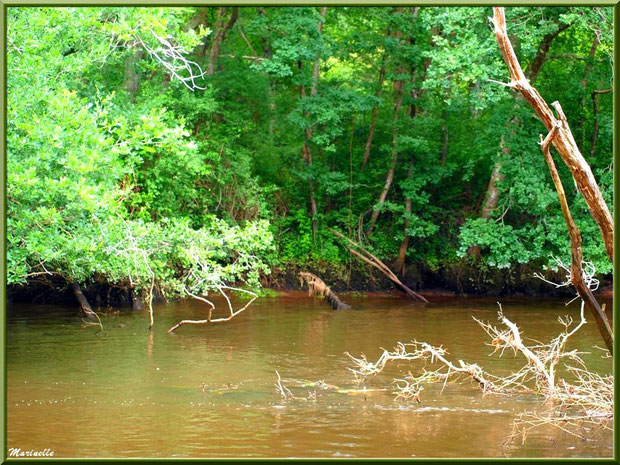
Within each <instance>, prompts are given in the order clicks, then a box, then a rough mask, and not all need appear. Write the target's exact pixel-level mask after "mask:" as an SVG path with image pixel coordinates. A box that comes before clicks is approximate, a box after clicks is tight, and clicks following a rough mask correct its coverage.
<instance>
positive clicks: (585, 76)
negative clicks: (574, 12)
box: [577, 31, 601, 150]
mask: <svg viewBox="0 0 620 465" xmlns="http://www.w3.org/2000/svg"><path fill="white" fill-rule="evenodd" d="M600 42H601V33H600V31H595V32H594V41H593V42H592V47H590V54H589V55H588V58H589V59H588V61H586V67H585V70H584V72H583V79H582V80H581V92H582V95H581V106H580V108H585V107H586V97H587V93H586V86H587V85H588V78H589V77H590V72H591V71H592V63H593V62H594V56H595V55H596V49H597V48H598V44H599V43H600ZM585 114H586V113H585V111H584V112H582V114H581V118H579V122H578V123H577V134H580V135H581V147H582V148H583V149H584V150H585V146H586V133H585V131H584V124H585Z"/></svg>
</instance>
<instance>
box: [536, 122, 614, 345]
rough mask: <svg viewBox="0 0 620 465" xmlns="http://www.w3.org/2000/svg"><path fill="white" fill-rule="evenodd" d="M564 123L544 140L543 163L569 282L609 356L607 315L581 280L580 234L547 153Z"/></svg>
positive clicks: (611, 339) (610, 342)
mask: <svg viewBox="0 0 620 465" xmlns="http://www.w3.org/2000/svg"><path fill="white" fill-rule="evenodd" d="M563 123H564V121H558V122H557V124H556V125H554V126H553V128H552V129H551V131H550V132H549V135H548V136H547V137H546V138H545V140H544V141H543V143H542V151H543V154H544V156H545V161H546V162H547V165H548V166H549V171H550V173H551V178H552V179H553V183H554V184H555V189H556V191H557V193H558V199H559V200H560V206H561V208H562V215H563V216H564V221H565V222H566V226H567V227H568V235H569V237H570V245H571V267H570V272H571V273H570V275H571V282H572V283H573V286H575V289H577V293H578V294H579V297H581V299H582V300H583V302H584V305H585V306H586V307H587V308H588V310H589V311H590V313H591V314H592V316H593V317H594V320H595V321H596V325H597V327H598V330H599V332H600V333H601V336H602V337H603V340H604V341H605V345H606V346H607V349H608V350H609V353H610V354H613V346H614V335H613V330H612V328H611V325H610V324H609V320H608V319H607V315H605V312H604V310H603V309H601V307H600V306H599V304H598V302H597V301H596V299H595V298H594V295H592V291H590V288H589V287H588V285H587V283H586V282H585V281H584V278H583V270H582V265H581V264H582V261H583V255H582V251H581V233H580V232H579V229H578V228H577V225H575V222H574V221H573V217H572V215H571V213H570V210H569V208H568V202H567V201H566V194H565V192H564V186H562V181H561V180H560V175H559V174H558V170H557V169H556V167H555V163H554V162H553V158H552V157H551V152H550V151H549V148H550V147H549V146H550V145H551V141H552V140H553V139H554V138H555V137H556V136H557V134H558V130H559V129H560V128H561V126H562V124H563Z"/></svg>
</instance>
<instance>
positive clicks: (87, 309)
mask: <svg viewBox="0 0 620 465" xmlns="http://www.w3.org/2000/svg"><path fill="white" fill-rule="evenodd" d="M71 291H72V292H73V295H74V296H75V299H76V300H77V301H78V304H79V305H80V310H82V313H83V314H84V316H85V317H86V318H95V312H93V309H92V307H91V306H90V304H89V303H88V299H86V296H85V295H84V293H83V292H82V288H81V287H80V285H79V284H78V283H77V281H73V282H72V283H71Z"/></svg>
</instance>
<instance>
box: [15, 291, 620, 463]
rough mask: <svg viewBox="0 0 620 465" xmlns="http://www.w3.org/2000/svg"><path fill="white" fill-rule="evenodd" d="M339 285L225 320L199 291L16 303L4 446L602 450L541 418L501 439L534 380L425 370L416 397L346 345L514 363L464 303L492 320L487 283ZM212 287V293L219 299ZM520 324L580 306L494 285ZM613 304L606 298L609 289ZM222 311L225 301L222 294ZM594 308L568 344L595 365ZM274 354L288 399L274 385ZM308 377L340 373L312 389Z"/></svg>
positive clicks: (596, 439)
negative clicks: (404, 287)
mask: <svg viewBox="0 0 620 465" xmlns="http://www.w3.org/2000/svg"><path fill="white" fill-rule="evenodd" d="M342 297H343V299H344V300H345V301H346V302H348V303H349V304H351V305H352V306H353V308H352V309H350V310H344V311H338V312H335V311H332V310H331V309H330V308H328V307H326V306H325V305H324V304H323V303H322V302H320V301H318V300H316V299H313V298H310V297H307V296H305V295H304V294H301V293H289V294H288V295H282V296H278V297H265V298H261V299H259V300H257V301H256V302H255V303H254V304H253V305H252V306H251V307H250V308H249V309H248V310H246V311H245V312H244V313H242V314H240V315H239V316H237V317H236V318H235V319H233V320H232V321H230V322H228V323H224V324H219V325H213V326H182V327H181V328H179V329H178V330H177V332H176V333H174V334H168V333H167V330H168V328H170V327H171V326H172V325H174V324H175V323H176V322H177V321H179V320H180V319H186V318H203V315H204V307H203V305H202V304H200V303H199V302H181V303H179V302H175V303H167V304H161V305H157V306H156V307H155V326H154V328H153V331H152V332H151V333H149V331H148V317H147V314H146V313H144V312H139V313H131V312H129V311H125V312H121V313H120V314H118V315H108V316H102V322H103V325H104V328H105V329H104V331H103V332H99V333H98V332H97V331H98V330H97V328H96V327H82V325H81V322H80V320H79V319H78V318H76V317H75V311H74V309H72V308H67V307H59V306H32V305H22V304H14V305H12V306H10V307H9V308H8V309H7V352H6V353H7V402H8V405H7V447H8V448H20V449H22V450H44V449H49V450H52V451H53V452H54V457H149V458H150V457H203V458H205V457H214V458H216V457H219V458H225V457H238V458H244V457H247V458H250V457H256V458H258V457H327V458H334V457H392V458H396V457H402V458H421V457H463V458H464V457H611V456H613V438H612V433H611V432H609V431H587V432H586V433H588V434H587V436H588V437H587V439H586V440H585V441H584V440H581V439H576V438H574V437H572V436H570V435H567V434H566V433H564V432H562V431H559V430H556V429H554V428H549V427H546V428H540V429H538V430H535V431H534V432H532V433H531V434H530V436H529V438H528V440H527V441H526V442H525V444H522V443H521V441H512V442H510V443H508V444H504V442H505V440H506V438H507V436H508V434H509V433H510V431H511V429H512V421H513V419H514V417H515V415H516V414H518V413H520V412H524V411H531V410H535V409H542V408H544V405H542V403H541V400H540V399H539V398H536V397H532V396H515V397H498V396H492V395H487V396H484V397H483V396H482V394H481V392H480V390H479V389H478V388H477V387H476V386H475V385H473V384H471V383H470V382H464V383H462V384H448V385H446V386H445V388H444V389H443V392H441V388H442V386H441V385H430V386H427V387H426V388H425V390H424V391H423V392H422V395H421V401H422V402H421V403H419V404H418V403H414V404H412V403H408V402H402V401H398V400H395V395H394V392H393V391H394V384H393V380H394V378H396V377H399V376H402V375H403V374H406V373H407V371H409V370H412V371H414V370H415V368H416V366H415V365H411V364H408V363H400V364H398V365H394V366H390V367H389V368H388V369H386V370H385V372H384V373H383V374H381V375H379V376H377V377H374V378H372V379H370V380H368V381H367V382H365V383H364V384H363V385H362V386H361V387H362V388H363V387H365V388H366V392H363V391H362V392H360V391H359V389H360V386H358V385H357V384H356V382H355V380H354V378H353V376H352V375H351V373H350V371H349V370H348V368H349V367H351V366H352V364H351V361H350V360H349V359H348V357H347V356H346V355H344V352H350V353H351V354H353V355H356V356H358V355H360V354H362V353H364V354H365V355H366V356H367V357H368V358H369V359H371V360H373V359H376V358H377V357H378V356H379V355H380V353H381V350H380V347H385V348H390V349H391V348H393V346H394V345H395V344H396V343H397V342H398V341H410V340H412V339H417V340H419V341H427V342H429V343H431V344H434V345H443V346H444V347H445V348H446V349H447V350H448V352H449V356H448V357H450V358H451V359H452V360H454V361H457V360H458V359H463V360H466V361H468V362H475V363H479V364H480V365H481V366H482V367H483V368H485V369H486V370H487V371H489V372H492V373H504V374H507V373H508V372H509V371H510V370H511V369H514V368H517V367H519V366H520V362H521V359H519V358H517V359H515V358H514V357H512V355H505V356H504V357H503V358H498V357H497V356H490V355H489V354H490V352H491V349H490V347H489V346H486V345H485V344H484V343H485V342H488V337H487V336H486V335H485V333H484V332H483V331H482V329H481V328H480V327H479V326H478V324H477V323H476V322H475V321H474V320H473V319H472V316H475V317H476V318H478V319H482V320H489V321H494V322H495V321H497V303H496V302H495V300H494V299H463V298H458V299H457V298H439V297H436V298H433V302H431V303H429V304H421V303H416V302H412V301H411V300H407V299H402V298H393V297H381V296H353V295H346V294H344V295H343V296H342ZM219 303H220V307H219V308H220V309H223V308H224V307H223V306H222V305H223V302H219ZM502 303H503V307H504V312H505V314H506V316H507V317H508V318H510V319H511V320H512V321H514V322H516V323H517V324H518V325H519V327H520V328H521V329H522V331H523V334H524V335H525V336H527V337H530V338H533V339H537V340H543V341H546V340H549V339H550V338H551V337H552V336H554V335H556V334H557V333H558V332H559V331H560V330H561V326H560V325H559V324H558V322H557V317H558V316H561V315H570V316H572V317H573V318H575V319H577V318H578V310H579V307H578V305H577V304H572V305H570V306H568V307H565V306H564V301H563V300H557V299H535V298H527V299H519V300H514V299H502ZM608 306H609V305H608ZM220 311H221V310H220ZM595 345H601V342H600V338H599V336H598V333H597V330H596V326H595V324H594V323H593V322H589V323H588V324H587V325H586V326H585V327H583V328H582V330H580V333H579V334H578V336H576V337H575V340H574V341H572V343H570V347H569V348H577V349H580V350H583V351H588V352H591V353H590V354H589V355H586V356H584V359H585V360H586V363H587V364H588V366H589V368H590V369H591V370H593V371H597V372H599V373H601V374H607V373H610V372H611V370H612V362H611V360H610V359H608V358H607V359H606V358H603V357H601V355H602V352H601V351H600V350H597V349H595V348H593V346H595ZM276 370H277V371H278V372H279V373H280V375H281V377H282V383H283V384H284V386H286V387H287V388H289V389H290V391H291V392H292V393H293V395H294V396H295V398H294V399H292V398H289V399H283V398H281V396H280V395H279V394H278V392H276V389H275V386H274V383H275V382H276V381H277V376H276V373H275V372H276ZM317 381H324V382H325V383H327V384H329V385H331V386H335V387H337V389H336V388H329V389H322V388H320V387H317V386H316V385H314V383H316V382H317Z"/></svg>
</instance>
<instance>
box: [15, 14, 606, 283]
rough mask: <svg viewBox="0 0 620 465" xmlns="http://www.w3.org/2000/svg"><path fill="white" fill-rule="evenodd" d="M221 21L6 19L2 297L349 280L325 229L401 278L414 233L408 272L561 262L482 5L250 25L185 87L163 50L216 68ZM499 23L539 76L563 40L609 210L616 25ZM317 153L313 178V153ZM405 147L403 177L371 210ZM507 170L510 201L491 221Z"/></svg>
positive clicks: (550, 213) (287, 17)
mask: <svg viewBox="0 0 620 465" xmlns="http://www.w3.org/2000/svg"><path fill="white" fill-rule="evenodd" d="M216 11H217V9H216V8H214V7H188V8H152V7H149V8H144V7H131V8H129V7H103V8H101V7H93V8H66V7H59V8H40V7H29V8H22V7H9V8H8V12H7V25H8V41H7V52H8V53H7V66H8V82H7V85H8V99H7V111H8V120H7V130H8V131H7V133H8V140H7V142H8V146H7V148H8V154H7V155H8V157H7V206H8V211H7V246H8V247H7V252H8V282H9V284H14V283H26V282H27V281H28V279H32V278H36V276H39V273H46V272H48V271H49V272H53V273H57V274H59V275H62V276H64V277H66V279H67V280H71V279H77V280H79V281H88V280H98V281H100V282H107V283H112V284H114V285H118V286H121V287H135V288H139V289H146V288H148V287H149V286H150V285H151V284H152V283H153V282H154V281H155V282H156V284H157V285H158V286H159V287H160V288H161V289H163V290H164V292H166V293H168V294H170V295H183V293H186V292H188V291H189V292H192V293H194V292H208V291H210V290H213V289H214V286H217V285H218V283H220V284H221V283H225V282H233V281H240V282H246V283H248V285H252V286H256V284H257V276H258V275H257V273H260V272H266V271H267V269H268V265H271V266H273V265H278V266H284V265H289V264H296V265H303V266H309V265H312V264H319V263H320V264H330V265H342V264H345V263H347V262H348V261H349V260H350V259H351V258H350V255H349V253H348V252H347V251H346V249H345V248H343V247H342V245H341V244H340V243H339V242H338V241H337V240H336V239H335V237H334V236H333V235H332V234H331V232H330V230H329V228H338V229H340V230H341V231H347V232H348V231H351V234H352V235H354V236H355V237H357V238H362V239H363V240H364V241H365V245H366V246H367V247H368V248H369V250H371V251H372V252H373V253H375V254H376V255H377V256H378V257H379V258H381V259H383V260H386V261H388V262H389V261H391V260H393V259H395V258H396V256H397V253H398V251H399V247H400V245H401V243H402V241H403V239H404V238H405V237H408V238H409V248H408V250H407V260H408V263H417V264H420V265H424V266H427V267H430V268H432V269H438V268H440V267H441V266H445V265H449V264H450V263H452V262H454V261H456V260H459V259H461V258H462V257H464V256H467V251H468V250H469V249H470V247H472V246H478V248H479V250H480V260H478V261H475V260H474V259H473V258H472V261H473V262H475V265H476V266H479V267H496V268H510V267H513V266H517V265H520V264H530V265H533V266H540V267H542V266H552V265H553V264H554V262H553V259H552V257H558V258H561V259H563V260H564V261H567V260H568V257H569V254H570V248H569V243H568V235H567V232H566V230H565V225H564V222H563V219H562V216H561V212H560V210H559V205H558V202H557V196H556V193H555V190H554V187H553V184H552V183H551V179H550V177H549V175H548V174H547V173H548V170H547V168H546V165H545V163H544V159H543V157H542V154H541V152H540V147H539V145H538V144H537V142H538V136H539V134H540V133H544V132H545V130H544V127H543V126H542V124H541V123H540V121H539V120H538V119H537V118H536V116H535V115H534V114H533V112H532V110H531V108H530V107H529V106H528V105H527V103H526V102H523V101H519V100H518V99H515V98H514V96H513V95H512V92H513V91H511V90H509V89H507V88H505V87H503V86H500V85H497V84H496V83H494V82H490V81H489V80H496V81H505V80H506V79H507V76H508V72H507V69H506V67H505V64H504V62H503V60H502V57H501V54H500V52H499V50H498V48H497V44H496V42H495V37H494V35H493V33H492V30H491V28H490V27H489V22H488V16H490V15H491V9H490V7H459V8H453V7H448V8H444V7H413V6H402V7H398V6H396V7H387V8H386V7H372V8H369V7H364V8H362V7H328V8H327V13H326V16H325V21H324V24H323V29H322V32H321V33H319V29H318V22H319V20H320V19H321V16H320V9H319V8H318V7H278V8H273V7H267V8H259V7H257V8H254V7H251V8H250V7H247V8H245V7H244V8H239V10H238V14H239V16H238V19H237V20H236V22H234V24H233V25H232V28H231V29H230V30H227V31H225V32H226V33H225V34H224V35H223V40H222V42H221V43H220V49H219V54H216V55H217V56H216V60H217V61H216V63H215V66H214V73H213V74H212V75H206V74H204V73H203V75H201V76H200V77H199V78H198V79H197V85H198V86H199V87H200V88H196V89H194V91H190V90H189V89H188V88H187V87H186V86H185V85H183V83H181V82H180V81H179V80H178V79H177V78H176V77H175V76H174V75H172V74H171V72H170V67H172V68H173V69H175V70H176V72H177V73H178V74H180V75H181V76H187V71H188V70H187V68H185V67H184V66H182V63H181V62H180V61H179V60H176V61H175V60H172V59H171V58H170V57H169V56H167V55H166V53H165V49H166V45H165V43H164V42H161V41H160V40H159V39H158V37H159V38H160V39H163V40H165V41H166V43H168V44H169V46H170V47H176V48H175V50H176V51H177V52H179V53H181V55H182V56H184V57H185V58H186V59H187V60H190V61H191V62H192V64H191V67H192V69H194V70H196V69H198V67H201V68H202V69H206V68H207V65H208V64H209V60H210V57H211V55H212V54H213V53H215V51H214V50H212V47H213V46H214V44H215V43H216V34H215V33H214V31H216V30H217V29H218V28H221V24H215V20H216V17H217V14H216ZM231 11H232V9H231V8H228V9H226V10H225V11H224V14H225V15H230V14H231ZM506 13H507V21H508V28H509V32H510V35H511V39H512V40H513V43H514V45H515V50H516V53H517V55H518V56H519V58H520V60H521V63H522V65H523V67H524V68H526V69H527V67H528V65H529V64H530V63H531V62H532V60H533V59H534V57H535V56H536V54H537V53H538V52H539V50H540V47H539V46H540V44H541V41H543V40H544V39H545V37H546V36H548V35H549V34H551V33H554V32H555V31H557V30H558V28H560V27H564V26H565V25H570V26H569V27H568V28H566V29H565V30H563V31H562V32H561V33H560V34H559V35H558V36H557V37H556V38H555V39H554V40H553V42H552V43H551V44H550V49H549V51H548V56H547V60H546V61H545V62H544V64H543V66H542V68H541V70H540V73H539V75H538V77H537V80H536V83H535V85H536V87H537V89H538V90H539V91H540V92H541V94H542V96H543V97H544V98H545V99H546V100H547V101H548V102H551V101H553V100H558V101H560V102H561V103H562V106H563V108H564V111H565V113H566V114H567V116H568V119H569V123H570V125H571V127H572V129H573V133H574V135H575V138H576V140H577V143H578V145H579V146H580V148H581V149H582V152H583V153H584V155H586V158H587V160H588V163H590V165H591V166H592V168H593V170H594V173H595V177H596V178H597V180H598V182H599V185H600V186H601V189H602V191H603V195H604V197H605V199H606V201H607V202H608V204H609V205H610V208H611V207H612V197H613V164H612V153H613V152H612V140H613V111H612V110H613V97H612V95H613V94H611V93H609V94H600V95H598V97H597V102H598V113H597V115H596V117H597V124H598V134H597V138H596V150H595V151H594V154H593V156H591V157H590V156H589V153H590V148H591V145H592V138H593V135H594V134H593V132H594V127H595V125H594V117H595V114H594V108H593V106H592V100H591V97H590V95H591V92H592V91H594V90H603V89H609V88H610V87H611V80H612V76H613V74H612V69H611V65H610V57H611V51H612V50H613V47H612V45H613V44H612V40H611V37H612V35H611V32H612V31H613V28H612V22H611V18H612V15H611V10H610V9H609V8H602V7H595V8H591V7H570V8H568V7H514V8H508V9H507V10H506ZM229 18H230V16H228V17H226V16H225V17H224V18H223V19H224V20H225V21H224V24H225V23H226V22H227V21H228V19H229ZM231 24H232V23H231ZM596 31H600V33H601V34H600V37H601V42H600V44H598V46H597V48H596V53H594V55H593V56H590V51H591V50H592V44H593V40H594V37H595V32H596ZM220 33H221V31H220ZM218 37H222V35H219V36H218ZM168 52H170V49H168ZM155 53H157V54H158V56H159V58H160V60H158V59H157V57H156V56H155V55H154V54H155ZM558 57H563V58H561V59H560V58H558ZM161 60H163V61H164V62H166V63H167V65H164V64H162V62H161ZM166 60H168V61H166ZM315 63H317V64H318V76H316V77H317V80H316V81H314V76H313V75H314V65H315ZM167 66H168V67H167ZM380 74H381V75H382V82H381V85H379V83H380V80H379V76H380ZM558 83H562V85H558ZM584 83H585V84H584ZM400 84H402V87H403V96H402V102H401V106H400V110H399V111H396V112H395V109H396V108H397V107H396V106H395V103H396V100H397V99H396V97H397V89H398V88H399V86H400ZM313 86H314V88H315V89H316V93H312V92H311V89H313ZM373 114H375V115H376V118H375V120H374V123H372V121H373V116H372V115H373ZM371 124H374V127H373V137H372V141H371V143H370V156H369V159H368V163H367V165H366V166H365V168H364V169H363V170H362V169H361V165H362V159H363V158H364V155H365V147H366V144H367V142H368V140H369V134H370V131H371ZM310 136H311V137H310ZM306 137H308V148H309V150H310V154H311V155H312V163H310V160H309V157H308V156H307V155H306V157H304V155H303V154H302V152H303V148H304V144H305V142H306ZM502 141H503V142H502ZM502 143H503V146H501V144H502ZM394 144H395V149H396V152H397V156H396V164H395V170H394V179H393V181H392V183H391V186H390V190H389V192H388V196H387V200H386V202H384V203H383V204H382V205H379V204H378V199H379V193H380V192H381V190H382V188H383V186H384V185H385V180H386V175H387V172H388V167H389V165H390V163H391V160H392V151H393V150H392V149H393V145H394ZM502 147H503V148H502ZM556 162H557V164H558V167H559V169H560V175H561V177H562V180H563V182H564V186H565V188H566V190H567V194H568V196H569V202H570V204H571V208H572V211H573V215H574V217H575V219H576V221H577V223H578V225H579V227H580V229H581V231H582V235H583V248H584V257H585V259H586V260H591V261H593V263H594V264H595V266H596V267H597V269H598V270H599V272H601V273H608V272H611V270H612V267H611V263H610V262H609V260H608V259H607V257H606V254H605V250H604V248H603V246H602V241H601V239H600V234H599V232H598V228H597V226H596V224H595V223H594V222H593V220H592V219H591V217H590V214H589V212H588V211H587V209H586V208H585V203H584V201H583V199H582V198H581V195H580V194H578V193H577V192H576V190H575V189H573V187H572V186H573V182H572V179H571V175H570V173H569V171H568V170H567V169H566V168H565V167H564V166H563V164H562V162H561V161H560V160H559V158H558V159H557V160H556ZM495 163H499V164H500V165H501V174H502V180H501V181H500V182H499V183H498V185H497V187H498V195H499V202H498V205H497V207H496V209H495V210H494V211H493V212H492V214H491V218H490V219H489V220H485V219H482V218H480V210H481V205H482V203H483V202H484V198H485V193H486V190H487V186H488V182H489V179H490V175H491V172H492V170H493V166H494V164H495ZM311 191H312V194H313V196H314V199H315V201H316V204H317V208H318V214H317V216H316V217H314V218H312V217H311V215H310V208H309V205H310V202H309V199H310V192H311ZM408 201H409V202H410V207H411V208H410V212H409V211H408V209H407V208H406V203H407V202H408ZM375 208H377V209H379V211H380V215H379V219H378V222H377V224H376V226H375V229H374V231H373V234H372V235H370V236H369V237H367V238H365V237H363V236H364V231H365V230H366V229H367V227H368V220H369V217H370V214H371V211H372V210H373V209H375ZM313 220H314V221H315V222H316V225H317V230H316V234H315V231H314V230H313Z"/></svg>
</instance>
